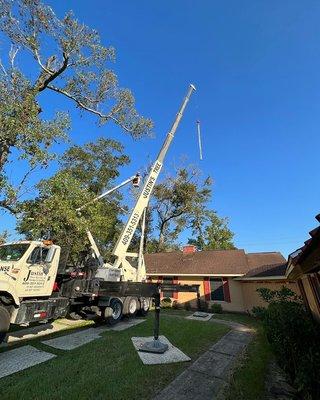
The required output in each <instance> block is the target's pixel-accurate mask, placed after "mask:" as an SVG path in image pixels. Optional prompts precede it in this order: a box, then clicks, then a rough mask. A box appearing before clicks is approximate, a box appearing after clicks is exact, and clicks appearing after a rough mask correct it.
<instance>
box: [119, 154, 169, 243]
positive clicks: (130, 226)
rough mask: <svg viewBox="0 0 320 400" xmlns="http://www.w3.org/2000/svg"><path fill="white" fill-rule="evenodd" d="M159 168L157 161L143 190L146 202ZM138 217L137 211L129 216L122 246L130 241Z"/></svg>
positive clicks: (160, 165) (159, 163)
mask: <svg viewBox="0 0 320 400" xmlns="http://www.w3.org/2000/svg"><path fill="white" fill-rule="evenodd" d="M161 167H162V164H161V162H159V161H157V162H156V163H155V165H154V167H153V169H152V171H151V174H150V176H149V179H148V182H147V184H146V186H145V188H144V190H143V192H142V198H143V200H147V199H148V198H149V195H150V193H151V191H152V189H153V186H154V184H155V182H156V180H157V177H158V173H159V171H160V169H161ZM146 205H147V201H146V204H145V206H146ZM141 206H142V208H144V207H143V205H141ZM140 216H141V215H140V213H139V212H138V211H136V212H135V213H134V214H133V215H132V216H131V218H130V221H129V223H128V227H127V229H126V231H125V233H124V235H123V238H122V240H121V244H123V245H124V246H126V245H127V244H128V242H129V241H130V240H131V238H132V235H133V233H134V231H135V229H136V227H137V225H138V222H139V219H140Z"/></svg>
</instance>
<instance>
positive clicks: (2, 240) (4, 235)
mask: <svg viewBox="0 0 320 400" xmlns="http://www.w3.org/2000/svg"><path fill="white" fill-rule="evenodd" d="M7 239H8V232H7V231H4V232H2V233H0V244H3V243H5V242H6V241H7Z"/></svg>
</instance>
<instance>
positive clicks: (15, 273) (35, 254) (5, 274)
mask: <svg viewBox="0 0 320 400" xmlns="http://www.w3.org/2000/svg"><path fill="white" fill-rule="evenodd" d="M194 90H195V87H194V86H193V85H190V86H189V89H188V92H187V95H186V97H185V98H184V100H183V102H182V105H181V106H180V109H179V111H178V113H177V115H176V118H175V120H174V122H173V124H172V127H171V129H170V131H169V132H168V134H167V136H166V138H165V141H164V143H163V145H162V147H161V150H160V152H159V154H158V157H157V159H156V161H155V162H154V164H153V165H152V167H151V170H150V173H149V175H148V177H147V179H146V180H145V182H144V185H143V187H142V189H141V191H140V194H139V196H138V198H137V201H136V203H135V205H134V207H133V209H132V211H131V214H130V216H129V218H128V220H127V222H126V224H125V225H124V227H123V230H122V232H121V234H120V236H119V238H118V241H117V243H116V245H115V247H114V249H113V252H112V254H113V256H114V257H113V258H114V262H113V263H108V262H104V260H103V259H102V257H101V254H100V252H99V250H98V248H97V246H96V244H95V241H94V239H93V237H92V235H91V233H90V231H89V230H88V231H87V234H88V238H89V242H90V244H91V249H90V250H91V252H90V254H89V255H87V256H86V257H84V258H83V259H82V261H81V262H80V261H79V263H77V264H76V265H71V266H70V265H69V264H68V260H67V256H66V254H65V252H64V251H62V248H61V247H60V246H58V245H56V244H54V243H53V242H52V241H50V240H38V241H37V240H31V241H28V240H21V241H16V242H11V243H5V244H3V245H1V246H0V343H1V341H3V340H4V338H5V336H6V334H7V332H8V330H9V327H10V324H17V325H28V324H29V323H31V322H41V321H42V322H43V321H48V320H54V319H57V318H61V317H65V316H68V315H70V316H71V317H75V318H77V317H78V316H80V315H81V313H83V312H86V311H88V312H91V313H95V314H97V315H99V316H100V317H101V318H103V319H104V320H105V321H106V322H108V323H109V324H116V323H117V322H118V321H119V320H120V319H121V318H122V316H123V315H128V316H134V315H136V313H138V312H139V313H140V314H142V315H146V314H147V312H148V310H149V307H150V299H151V298H152V296H153V295H154V294H155V293H156V292H157V291H158V285H157V284H153V283H150V282H147V281H146V268H145V263H144V260H143V254H142V243H143V240H141V241H140V250H139V252H138V253H132V252H129V251H128V248H129V245H130V243H131V240H132V237H133V235H134V232H135V231H136V229H137V226H138V224H139V221H140V220H142V224H143V221H144V216H145V210H146V207H147V205H148V202H149V200H150V196H151V193H152V190H153V187H154V185H155V183H156V181H157V178H158V176H159V174H160V171H161V168H162V165H163V161H164V158H165V155H166V153H167V151H168V149H169V146H170V144H171V142H172V139H173V137H174V135H175V132H176V130H177V127H178V125H179V122H180V120H181V118H182V115H183V112H184V110H185V107H186V105H187V103H188V101H189V99H190V96H191V94H192V92H193V91H194ZM137 261H138V262H137ZM176 289H177V288H176ZM184 291H185V290H184Z"/></svg>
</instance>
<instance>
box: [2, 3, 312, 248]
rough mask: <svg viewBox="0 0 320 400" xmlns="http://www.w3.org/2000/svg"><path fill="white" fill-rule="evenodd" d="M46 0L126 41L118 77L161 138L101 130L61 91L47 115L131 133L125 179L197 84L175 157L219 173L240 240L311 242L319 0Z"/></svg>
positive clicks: (79, 131)
mask: <svg viewBox="0 0 320 400" xmlns="http://www.w3.org/2000/svg"><path fill="white" fill-rule="evenodd" d="M47 3H48V4H50V5H52V6H53V8H54V9H55V11H56V13H57V14H58V15H59V16H62V15H63V14H64V13H65V12H66V11H67V10H69V9H72V10H73V11H74V13H75V15H76V16H77V17H78V18H79V19H80V20H81V21H83V22H84V23H86V24H87V25H89V26H91V27H94V28H96V29H97V30H98V31H99V32H100V34H101V37H102V41H103V43H104V44H105V45H112V46H114V47H115V48H116V53H117V62H116V64H115V65H114V68H115V70H116V72H117V74H118V76H119V80H120V83H121V84H122V85H123V86H125V87H129V88H131V89H132V91H133V92H134V94H135V96H136V100H137V108H138V110H139V111H140V112H141V113H142V114H144V115H146V116H150V117H151V118H152V119H153V120H154V122H155V138H153V139H150V138H148V139H147V138H146V139H143V140H141V141H133V140H132V139H131V138H129V137H128V136H126V135H125V134H122V133H120V132H119V130H118V129H117V128H116V127H114V126H112V125H111V124H108V125H105V126H103V127H102V128H98V127H97V126H96V125H95V119H94V118H93V117H91V116H88V115H86V116H84V117H83V118H80V117H79V114H78V112H77V111H76V110H75V109H74V107H73V105H72V103H70V102H69V101H66V100H62V99H61V97H58V96H57V95H55V94H53V95H50V97H48V98H42V99H41V102H42V106H43V108H44V109H46V113H47V114H46V115H52V113H53V112H54V111H55V110H59V109H60V110H61V109H65V110H69V111H70V113H71V116H72V119H73V123H72V132H71V135H72V140H73V141H74V142H75V143H84V142H86V141H88V140H94V139H95V138H97V137H98V136H101V135H103V136H105V137H113V138H117V139H119V140H121V141H122V142H123V143H124V144H125V147H126V151H127V153H128V154H129V155H130V157H131V159H132V163H131V165H130V166H129V167H126V168H124V169H123V171H122V177H121V178H123V179H124V178H126V177H127V176H129V175H131V173H134V172H135V171H136V170H137V169H140V168H141V167H143V166H144V165H146V163H147V162H148V159H150V158H151V159H153V158H154V156H155V155H156V154H157V151H158V149H159V147H160V146H161V143H162V140H163V137H164V135H165V133H166V132H167V130H168V128H169V127H170V124H171V122H172V120H173V118H174V115H175V113H176V111H177V108H178V106H179V104H180V102H181V100H182V97H183V95H184V94H185V91H186V89H187V86H188V84H189V82H193V83H194V84H195V85H196V86H197V89H198V90H197V92H196V94H195V95H194V97H193V98H192V100H191V102H190V105H189V107H188V109H187V110H186V113H185V117H184V119H183V121H182V123H181V125H180V127H179V130H178V132H177V135H176V138H175V140H174V143H173V145H172V147H171V149H170V152H169V154H168V158H167V160H166V165H167V166H170V165H172V163H174V162H175V163H177V162H178V160H179V159H180V157H181V156H182V155H184V156H187V157H188V161H189V162H192V163H197V164H198V165H199V167H200V168H201V169H202V170H203V173H204V175H211V176H212V178H213V179H214V191H213V197H212V202H211V207H212V208H213V209H215V210H217V212H218V213H219V215H221V216H227V217H229V219H230V227H231V229H232V230H233V231H234V232H235V244H236V246H238V247H240V248H244V249H245V250H247V251H281V252H282V253H283V254H284V255H285V256H286V255H287V254H288V253H290V252H291V251H293V250H295V249H296V248H297V247H300V246H301V245H302V244H303V241H304V240H306V239H307V238H308V235H307V233H308V231H310V230H311V229H312V228H313V227H315V225H316V223H317V222H316V221H315V220H314V216H315V215H316V214H317V213H319V212H320V207H319V204H320V202H319V200H320V185H319V179H320V169H319V167H317V164H318V157H319V156H318V153H319V147H320V135H319V127H320V102H319V96H320V75H319V70H320V24H319V19H320V2H319V1H312V0H308V1H305V2H302V1H300V0H288V1H286V0H281V1H279V0H270V1H256V0H251V1H246V0H243V1H237V0H229V1H228V2H226V1H215V0H201V1H195V0H194V1H190V0H183V1H182V0H179V1H178V0H163V1H157V2H156V1H152V2H151V1H147V0H140V1H139V2H133V1H130V0H126V1H121V2H120V1H109V0H91V1H90V2H87V1H75V0H72V1H70V0H69V1H64V2H62V1H60V2H57V1H47ZM0 51H1V53H2V52H4V51H5V45H4V44H2V45H1V47H0ZM20 63H22V64H23V63H28V61H26V60H24V61H20ZM197 119H200V120H201V126H202V136H203V153H204V159H203V161H200V160H199V155H198V149H197V140H196V125H195V121H196V120H197ZM14 168H15V167H14V166H12V171H13V173H14ZM52 171H53V169H52V168H51V169H50V170H49V171H47V173H51V172H52ZM35 178H37V177H35ZM5 228H9V229H11V230H12V229H13V228H14V220H13V219H12V218H11V217H9V216H8V215H5V214H1V223H0V230H3V229H5ZM187 237H188V234H185V235H184V236H182V238H181V240H182V241H184V240H186V239H187Z"/></svg>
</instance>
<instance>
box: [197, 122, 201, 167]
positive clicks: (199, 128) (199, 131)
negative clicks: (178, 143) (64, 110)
mask: <svg viewBox="0 0 320 400" xmlns="http://www.w3.org/2000/svg"><path fill="white" fill-rule="evenodd" d="M197 132H198V145H199V155H200V160H202V141H201V127H200V121H199V120H197Z"/></svg>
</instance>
